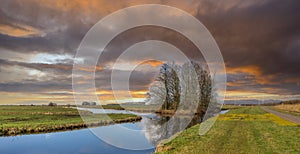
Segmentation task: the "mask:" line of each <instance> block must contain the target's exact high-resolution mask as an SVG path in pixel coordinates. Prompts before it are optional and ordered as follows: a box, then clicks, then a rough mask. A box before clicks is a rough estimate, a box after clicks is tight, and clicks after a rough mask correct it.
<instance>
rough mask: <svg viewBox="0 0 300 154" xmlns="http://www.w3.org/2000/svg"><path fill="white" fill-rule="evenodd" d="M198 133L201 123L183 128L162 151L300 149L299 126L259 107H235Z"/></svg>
mask: <svg viewBox="0 0 300 154" xmlns="http://www.w3.org/2000/svg"><path fill="white" fill-rule="evenodd" d="M198 133H199V125H195V126H193V127H191V128H189V129H187V130H185V131H183V132H182V133H181V134H180V135H179V136H178V137H176V138H175V139H174V140H172V141H171V142H168V143H166V144H165V145H164V146H163V148H161V149H160V151H161V152H159V153H191V154H194V153H295V154H296V153H300V127H299V126H298V125H296V124H294V123H291V122H288V121H285V120H283V119H281V118H279V117H277V116H275V115H273V114H269V113H266V112H265V111H263V110H261V109H260V108H259V107H241V108H238V109H232V110H230V111H229V112H227V113H226V114H224V115H220V116H219V118H218V119H217V121H216V123H215V124H214V125H213V127H212V128H211V130H210V131H209V132H208V133H207V134H205V135H203V136H199V135H198Z"/></svg>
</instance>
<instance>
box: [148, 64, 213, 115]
mask: <svg viewBox="0 0 300 154" xmlns="http://www.w3.org/2000/svg"><path fill="white" fill-rule="evenodd" d="M212 86H213V82H212V77H211V75H210V72H209V70H208V67H207V65H206V64H202V63H198V62H195V61H191V62H187V63H184V64H183V65H182V66H180V65H177V64H175V63H165V64H163V65H162V66H161V68H160V72H159V74H158V77H157V78H156V80H155V82H154V83H153V84H152V86H151V87H150V89H149V93H148V95H149V98H148V103H151V104H160V105H161V109H162V110H176V109H178V107H181V108H183V109H189V108H191V107H192V106H191V105H190V104H191V103H192V104H194V107H197V110H196V113H197V114H199V115H200V116H201V117H202V116H203V115H204V114H205V112H206V110H207V107H208V104H209V103H210V101H211V99H212V91H213V87H212Z"/></svg>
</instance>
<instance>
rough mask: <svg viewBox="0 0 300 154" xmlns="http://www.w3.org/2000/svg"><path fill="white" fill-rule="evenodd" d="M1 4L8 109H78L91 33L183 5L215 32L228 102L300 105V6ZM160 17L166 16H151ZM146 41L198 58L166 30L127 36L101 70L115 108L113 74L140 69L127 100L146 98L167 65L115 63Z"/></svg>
mask: <svg viewBox="0 0 300 154" xmlns="http://www.w3.org/2000/svg"><path fill="white" fill-rule="evenodd" d="M0 1H1V5H0V52H1V58H0V104H47V103H48V102H50V101H52V102H56V103H59V104H73V103H74V99H73V92H72V68H73V60H74V57H75V54H76V51H77V49H78V47H79V44H80V42H81V40H82V39H83V37H84V36H85V34H86V33H87V32H88V31H89V29H90V28H92V26H93V25H95V24H96V23H97V22H98V21H99V20H101V19H102V18H103V17H105V16H106V15H108V14H110V13H112V12H114V11H117V10H119V9H122V8H126V7H129V6H134V5H140V4H163V5H168V6H173V7H177V8H179V9H182V10H184V11H186V12H188V13H190V14H191V15H193V16H194V17H196V18H197V19H198V20H199V21H201V22H202V23H203V24H204V25H205V26H206V27H207V29H208V30H209V31H210V33H211V34H212V36H213V37H214V38H215V40H216V42H217V44H218V45H219V48H220V51H221V53H222V55H223V58H224V62H225V65H226V72H227V91H226V98H225V100H226V101H228V102H258V101H277V100H289V99H300V71H299V70H300V60H299V59H300V20H299V19H300V14H299V10H300V1H299V0H285V1H282V0H251V1H245V0H226V1H207V0H185V1H182V0H172V1H167V0H159V1H157V0H151V1H150V0H139V1H131V0H128V1H123V0H112V1H107V0H87V1H82V0H72V1H67V0H55V1H53V0H27V1H21V0H0ZM154 13H158V12H149V16H151V14H154ZM169 16H170V18H172V17H173V16H176V14H173V15H172V14H170V15H169ZM146 40H161V41H165V42H169V43H171V44H177V45H178V46H177V47H178V48H179V49H181V50H183V52H184V53H186V54H187V55H189V56H190V57H193V56H194V55H193V53H194V52H195V50H196V49H195V47H194V46H193V44H191V42H189V41H188V40H187V39H186V38H184V37H183V36H182V35H180V34H178V33H176V32H173V31H170V30H168V29H165V28H160V27H151V26H145V27H139V28H134V29H130V30H128V31H125V32H123V33H121V34H120V35H118V36H116V37H115V38H114V39H113V40H112V41H111V42H110V44H109V45H108V46H107V47H106V49H105V52H104V53H103V55H101V58H100V59H99V64H98V65H97V68H96V73H95V83H96V93H97V95H98V96H99V99H100V100H102V101H103V102H105V103H113V102H115V100H114V97H113V94H112V89H111V86H110V81H111V79H110V78H111V75H110V74H111V72H112V70H114V71H117V72H119V73H120V74H122V73H126V71H129V70H127V69H126V68H128V67H130V66H132V65H136V64H139V65H138V67H136V68H135V70H134V71H133V72H131V76H130V81H129V84H130V94H131V95H132V97H133V98H134V99H129V100H127V99H126V98H124V99H123V100H122V101H123V102H127V101H143V100H144V98H145V97H146V93H147V91H148V88H149V85H151V83H152V82H153V79H154V77H155V73H157V71H158V69H159V66H160V65H161V62H160V61H155V60H149V61H144V62H141V61H134V59H136V58H137V57H138V56H139V55H138V54H137V55H136V57H131V58H132V59H130V60H129V59H127V60H126V59H125V60H124V61H122V62H121V63H122V67H119V68H113V65H114V62H115V61H116V59H117V57H118V56H120V54H121V53H122V51H124V50H126V49H127V48H128V47H130V46H131V45H133V44H135V43H138V42H141V41H146ZM137 49H138V48H137ZM141 50H143V49H141ZM166 50H167V49H166ZM160 52H164V53H162V55H167V54H166V53H165V52H168V51H160ZM83 61H88V59H83ZM82 71H83V72H90V71H93V70H84V69H82ZM121 77H122V76H120V78H121ZM125 92H126V90H125V89H118V91H117V93H125Z"/></svg>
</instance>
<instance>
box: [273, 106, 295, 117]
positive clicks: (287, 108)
mask: <svg viewBox="0 0 300 154" xmlns="http://www.w3.org/2000/svg"><path fill="white" fill-rule="evenodd" d="M271 108H272V109H274V110H277V111H280V112H284V113H289V114H292V115H296V116H300V104H281V105H276V106H273V107H271Z"/></svg>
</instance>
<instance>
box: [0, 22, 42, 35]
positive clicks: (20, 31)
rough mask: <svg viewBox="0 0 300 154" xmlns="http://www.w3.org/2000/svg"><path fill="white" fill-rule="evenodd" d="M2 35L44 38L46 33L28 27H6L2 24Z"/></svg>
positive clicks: (0, 32) (0, 26)
mask: <svg viewBox="0 0 300 154" xmlns="http://www.w3.org/2000/svg"><path fill="white" fill-rule="evenodd" d="M0 34H4V35H9V36H13V37H32V36H44V35H45V33H44V32H42V31H40V30H38V29H36V28H33V27H31V26H28V25H14V26H11V25H4V24H0Z"/></svg>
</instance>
